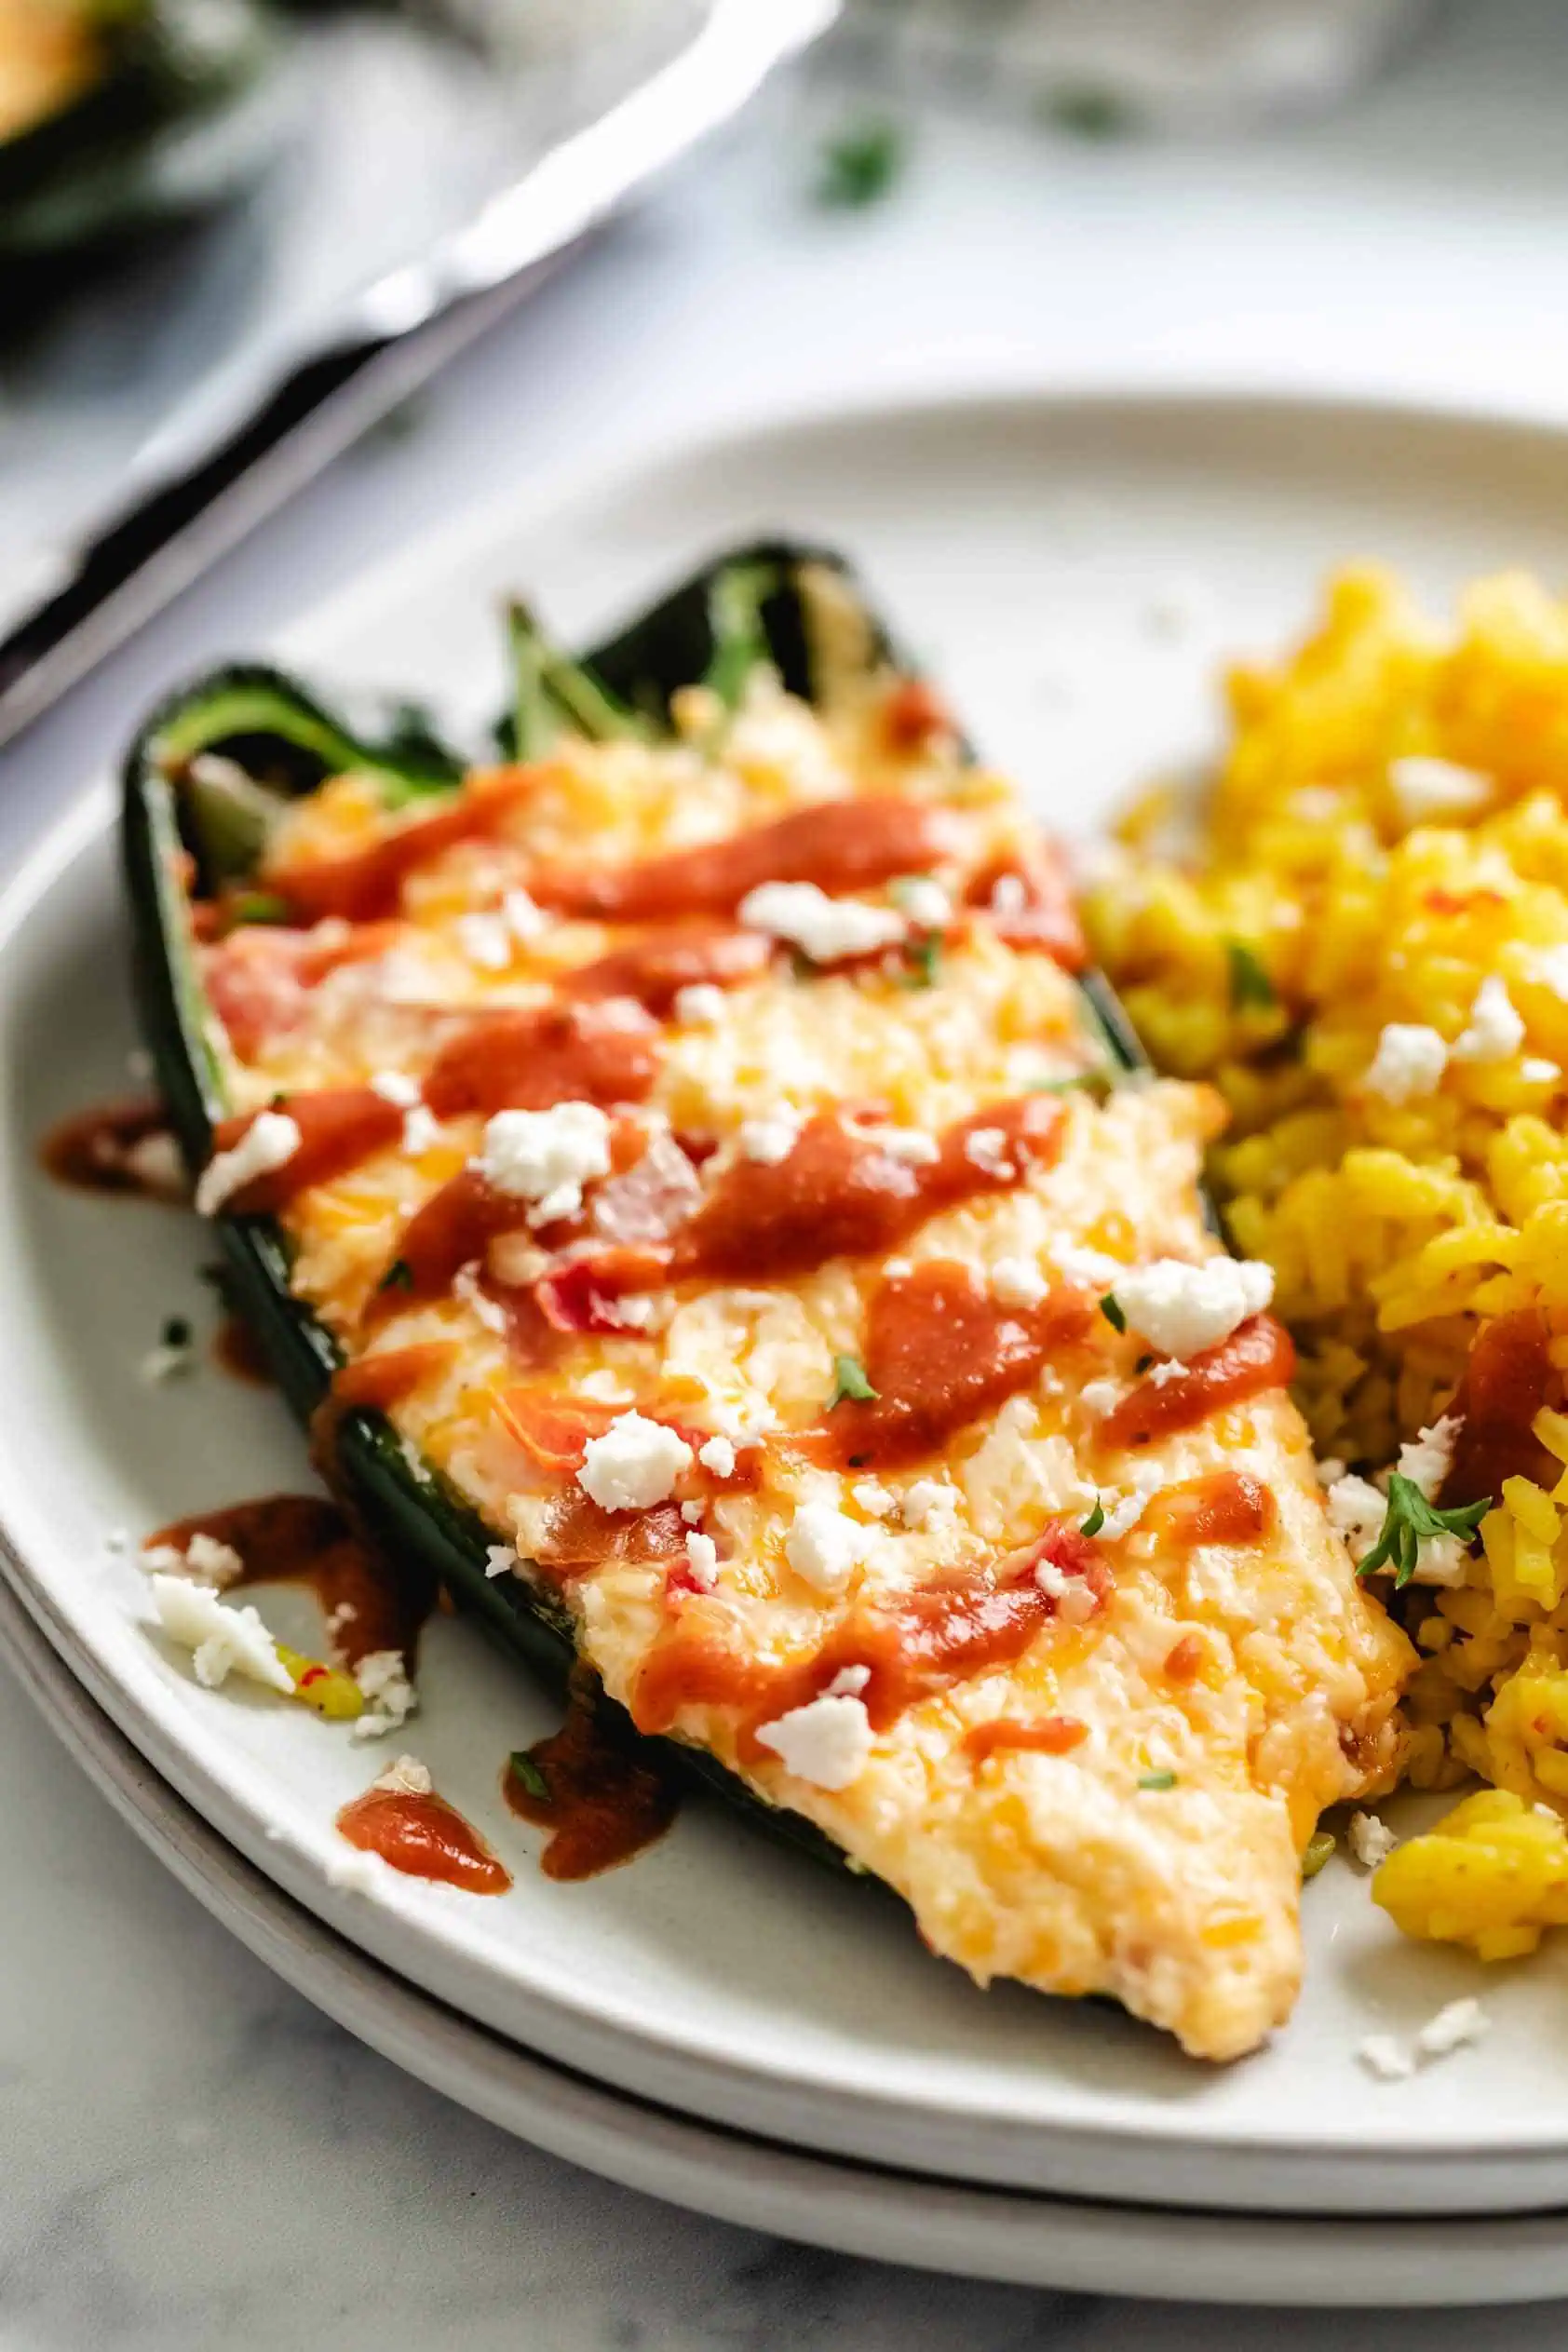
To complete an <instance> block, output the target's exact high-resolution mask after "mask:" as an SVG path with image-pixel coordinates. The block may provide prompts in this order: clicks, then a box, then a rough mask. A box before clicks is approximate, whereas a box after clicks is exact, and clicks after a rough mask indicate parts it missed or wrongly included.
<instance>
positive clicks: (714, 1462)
mask: <svg viewBox="0 0 1568 2352" xmlns="http://www.w3.org/2000/svg"><path fill="white" fill-rule="evenodd" d="M696 1458H697V1460H698V1461H699V1462H700V1463H701V1464H702V1467H703V1468H704V1469H705V1470H711V1471H712V1473H713V1475H714V1477H715V1478H716V1479H731V1478H734V1476H735V1445H734V1442H733V1440H730V1439H729V1438H723V1437H718V1438H710V1439H709V1440H708V1442H707V1444H706V1445H699V1446H698V1448H697V1450H696Z"/></svg>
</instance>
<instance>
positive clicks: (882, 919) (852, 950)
mask: <svg viewBox="0 0 1568 2352" xmlns="http://www.w3.org/2000/svg"><path fill="white" fill-rule="evenodd" d="M737 912H738V914H739V917H740V920H741V922H742V923H744V924H745V925H746V926H747V927H748V929H750V930H752V931H765V932H767V934H768V935H769V937H770V938H772V939H788V940H789V941H790V943H791V946H793V947H798V948H799V949H800V950H801V952H802V953H803V954H805V955H809V956H810V958H811V960H812V962H813V963H814V964H836V963H837V962H838V961H839V959H840V958H841V957H843V956H845V955H869V954H871V953H872V952H873V951H874V950H875V949H877V948H879V947H891V946H893V944H894V943H895V941H897V940H899V939H902V938H903V937H904V936H905V934H906V933H907V931H908V929H909V925H908V923H907V922H906V920H905V918H904V917H903V916H902V915H901V914H899V913H898V912H896V911H895V910H894V909H893V908H891V907H868V906H865V905H863V904H862V903H861V902H860V901H859V900H858V899H830V898H829V896H828V894H827V892H826V891H825V890H819V889H818V886H817V885H816V883H814V882H764V883H762V884H761V885H759V886H758V887H757V888H756V889H755V890H750V891H748V892H747V894H746V896H745V898H744V899H742V900H741V901H740V905H739V908H738V910H737Z"/></svg>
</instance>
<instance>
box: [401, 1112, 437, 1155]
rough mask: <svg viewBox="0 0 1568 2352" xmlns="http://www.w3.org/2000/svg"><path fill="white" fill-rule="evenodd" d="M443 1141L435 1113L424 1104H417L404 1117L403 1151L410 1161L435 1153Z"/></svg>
mask: <svg viewBox="0 0 1568 2352" xmlns="http://www.w3.org/2000/svg"><path fill="white" fill-rule="evenodd" d="M440 1140H441V1123H440V1121H439V1119H438V1118H437V1116H436V1114H435V1113H434V1111H432V1110H430V1109H428V1108H427V1106H426V1104H425V1103H423V1102H416V1103H415V1104H414V1106H413V1108H412V1111H408V1112H405V1113H404V1115H403V1149H404V1151H405V1152H406V1153H407V1154H408V1156H409V1157H410V1159H418V1158H419V1157H420V1156H422V1155H423V1154H424V1153H426V1152H433V1151H434V1150H435V1148H436V1145H437V1144H438V1143H439V1142H440Z"/></svg>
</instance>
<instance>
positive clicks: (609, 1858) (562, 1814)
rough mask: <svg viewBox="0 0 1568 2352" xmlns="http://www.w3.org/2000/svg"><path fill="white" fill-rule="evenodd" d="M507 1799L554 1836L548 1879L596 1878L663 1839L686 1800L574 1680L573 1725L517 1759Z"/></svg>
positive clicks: (506, 1785) (543, 1863)
mask: <svg viewBox="0 0 1568 2352" xmlns="http://www.w3.org/2000/svg"><path fill="white" fill-rule="evenodd" d="M501 1789H502V1793H503V1795H504V1796H505V1797H506V1800H507V1804H508V1805H510V1806H511V1808H512V1811H513V1812H514V1813H516V1814H519V1815H520V1817H521V1818H522V1819H523V1820H525V1821H533V1822H534V1823H536V1824H537V1825H538V1827H540V1828H541V1829H547V1830H549V1831H550V1832H553V1834H552V1835H551V1838H550V1841H549V1843H548V1845H547V1846H546V1848H545V1850H544V1853H543V1854H542V1855H541V1856H540V1858H539V1867H540V1869H541V1870H542V1871H543V1872H544V1873H545V1876H546V1877H547V1878H559V1879H577V1878H592V1877H594V1876H595V1875H596V1874H597V1873H598V1872H600V1871H607V1870H613V1869H614V1868H615V1865H616V1863H618V1862H627V1861H629V1860H630V1859H631V1858H632V1856H633V1855H634V1854H641V1853H642V1849H643V1847H644V1846H647V1845H652V1844H653V1842H654V1840H655V1839H656V1838H658V1837H662V1836H663V1834H664V1832H665V1831H666V1830H667V1829H668V1828H669V1825H670V1823H671V1821H673V1820H674V1818H675V1815H676V1811H677V1809H678V1806H679V1804H680V1796H679V1792H678V1791H677V1790H676V1789H675V1788H674V1786H673V1785H672V1783H671V1781H670V1779H669V1775H668V1774H667V1773H665V1772H662V1771H661V1770H660V1769H659V1767H658V1766H657V1765H656V1764H654V1763H652V1762H651V1761H650V1759H649V1756H648V1753H647V1750H645V1748H643V1746H642V1743H641V1742H640V1741H639V1740H638V1738H637V1737H636V1736H635V1734H634V1733H632V1732H631V1731H630V1730H629V1728H623V1727H622V1725H621V1724H620V1723H618V1722H617V1721H616V1719H615V1717H614V1716H612V1715H610V1714H609V1713H608V1711H607V1710H606V1709H605V1708H604V1707H603V1706H602V1704H601V1703H599V1701H598V1699H597V1695H596V1693H595V1691H594V1690H593V1689H592V1687H591V1686H589V1685H588V1683H587V1681H586V1679H585V1678H582V1677H574V1680H573V1684H572V1693H571V1697H570V1700H569V1702H568V1706H567V1710H566V1721H565V1722H564V1723H562V1725H561V1729H560V1730H559V1731H554V1732H551V1733H550V1734H549V1736H548V1737H547V1738H545V1739H539V1740H535V1741H534V1745H533V1747H532V1748H528V1749H524V1750H522V1751H521V1752H520V1754H519V1755H515V1756H513V1757H512V1759H511V1760H510V1762H509V1763H508V1764H507V1769H506V1771H505V1773H504V1774H503V1775H502V1778H501Z"/></svg>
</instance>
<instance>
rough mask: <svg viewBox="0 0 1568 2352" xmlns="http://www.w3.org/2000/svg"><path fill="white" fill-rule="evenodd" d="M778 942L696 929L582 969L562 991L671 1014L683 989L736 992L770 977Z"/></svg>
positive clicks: (563, 982)
mask: <svg viewBox="0 0 1568 2352" xmlns="http://www.w3.org/2000/svg"><path fill="white" fill-rule="evenodd" d="M772 957H773V941H772V940H771V939H768V938H766V937H765V936H764V933H762V932H761V931H732V930H713V929H710V928H702V927H697V926H693V927H691V928H689V929H686V930H683V931H669V932H666V933H665V934H664V935H663V936H662V937H660V938H655V939H641V940H639V941H638V942H637V944H636V945H635V946H633V947H621V948H616V949H615V951H614V952H613V953H611V954H609V955H602V956H600V957H599V959H598V960H597V962H595V963H592V964H580V965H578V966H577V968H576V970H575V971H573V972H568V973H567V974H566V975H565V976H564V978H563V979H562V980H561V986H562V988H564V989H566V990H567V991H568V992H569V993H570V994H572V995H574V996H631V997H635V999H636V1000H637V1002H638V1003H639V1004H640V1005H642V1007H644V1008H645V1009H646V1010H647V1011H648V1012H650V1013H656V1014H658V1015H660V1016H661V1017H662V1016H664V1015H667V1014H669V1012H670V1011H671V1010H672V1009H673V1007H674V1004H675V999H676V997H677V996H678V995H679V994H680V993H681V991H682V989H683V988H695V987H696V986H698V985H701V984H706V985H707V986H709V987H711V988H736V987H738V986H739V984H740V982H741V981H742V980H755V979H756V978H757V976H758V974H759V973H761V972H765V971H766V969H767V967H768V965H769V963H770V962H771V961H772Z"/></svg>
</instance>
